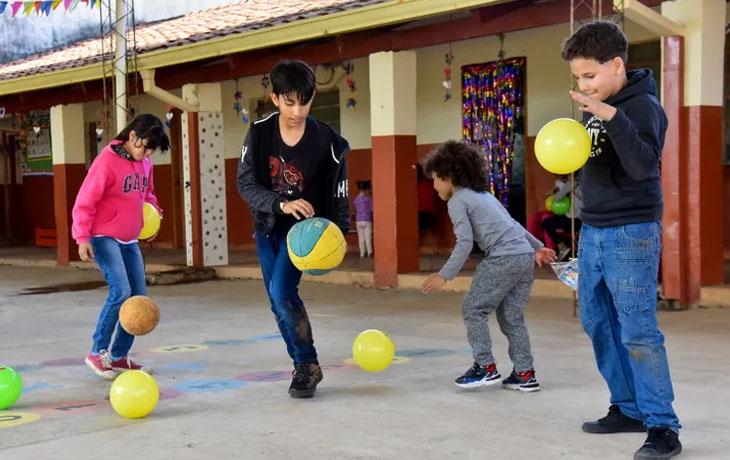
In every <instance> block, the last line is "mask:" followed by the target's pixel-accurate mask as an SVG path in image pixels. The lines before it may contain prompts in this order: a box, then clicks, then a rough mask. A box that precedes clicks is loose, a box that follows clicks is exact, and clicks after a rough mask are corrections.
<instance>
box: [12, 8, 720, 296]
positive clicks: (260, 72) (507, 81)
mask: <svg viewBox="0 0 730 460" xmlns="http://www.w3.org/2000/svg"><path fill="white" fill-rule="evenodd" d="M586 4H590V5H598V8H597V9H595V10H592V9H591V8H588V7H587V6H586ZM616 11H618V13H616ZM599 16H600V17H603V18H609V19H610V18H613V19H614V20H617V21H619V22H620V23H621V24H622V26H623V28H624V30H625V32H626V34H627V36H628V38H629V41H630V44H631V45H630V50H629V68H634V67H649V68H651V69H652V70H653V71H654V74H655V77H656V79H657V82H658V84H659V88H660V92H661V99H662V103H663V105H664V108H665V110H666V112H667V115H668V117H669V130H668V133H667V139H666V144H665V147H664V153H663V160H662V182H663V187H664V197H665V216H664V222H663V230H662V231H663V245H664V250H663V251H664V252H663V256H662V274H661V275H662V282H663V286H664V291H665V296H666V297H668V298H671V299H677V300H679V301H680V302H682V303H693V302H696V301H697V300H698V298H699V291H700V287H701V286H705V285H714V284H721V283H723V282H724V277H725V258H726V257H727V256H726V254H727V252H726V249H725V248H728V249H730V220H729V219H730V149H728V144H727V143H728V142H730V138H728V137H727V136H726V135H725V133H726V132H727V130H728V122H727V119H726V117H725V116H724V114H725V113H726V110H727V108H728V103H727V100H728V97H729V95H730V91H728V88H727V84H726V82H727V81H728V79H727V72H728V71H727V70H726V66H725V62H726V61H727V59H726V58H725V57H726V55H727V53H728V51H727V49H728V48H727V46H726V44H725V42H726V40H725V37H726V24H727V6H726V2H725V1H723V0H674V1H661V0H641V1H639V0H615V1H614V2H611V1H610V0H603V1H600V0H599V1H597V2H595V1H594V2H576V1H571V0H552V1H535V0H512V1H504V0H310V1H299V0H280V1H276V2H272V1H267V0H249V1H247V2H243V1H242V2H238V3H234V4H231V5H226V6H222V7H219V8H215V9H212V10H206V11H201V12H196V13H191V14H188V15H185V16H183V17H179V18H173V19H169V20H164V21H159V22H155V23H150V24H144V25H139V26H137V27H136V29H135V30H134V31H133V34H132V32H130V33H128V42H129V46H130V47H131V46H132V44H133V48H134V52H130V53H128V54H129V57H128V64H129V68H130V76H129V81H128V94H129V101H128V106H129V107H130V112H133V113H137V114H139V113H146V112H150V113H154V114H156V115H157V116H159V117H160V118H161V119H162V120H166V121H168V124H169V127H170V128H169V129H170V135H171V139H172V142H173V148H172V151H171V152H169V153H167V154H164V155H156V157H155V158H154V160H155V171H154V176H155V187H156V190H157V194H158V196H159V199H160V203H161V206H162V207H163V208H164V209H165V219H164V221H163V226H162V230H161V233H160V235H159V236H158V238H157V240H156V241H155V242H154V244H155V246H158V247H168V248H180V250H185V251H186V254H187V263H188V265H191V266H196V267H204V266H216V265H226V264H228V262H229V258H228V254H229V250H231V249H252V248H253V240H252V220H251V217H250V215H249V212H248V210H247V208H246V205H245V204H244V202H243V201H242V200H241V198H240V197H239V195H238V192H237V190H236V183H235V177H236V170H237V164H238V160H239V157H240V154H241V145H242V142H243V139H244V137H245V135H246V132H247V129H248V128H249V126H250V125H251V123H252V122H254V121H255V120H256V119H258V118H261V117H263V116H265V115H266V114H267V113H269V112H271V111H272V110H273V109H272V107H273V106H272V104H271V103H270V101H269V100H268V99H267V96H266V95H267V92H268V91H269V90H270V83H269V81H268V78H267V77H266V73H267V72H268V70H269V69H271V67H272V66H273V65H274V63H276V62H277V61H278V60H280V59H284V58H288V59H302V60H304V61H306V62H308V63H309V64H311V65H313V66H316V73H317V81H318V94H317V95H316V97H315V100H314V103H313V108H312V114H313V115H314V116H315V117H317V118H319V119H321V120H323V121H325V122H327V123H329V124H330V125H332V126H333V127H334V128H335V129H336V130H338V131H339V132H340V133H341V134H342V135H343V136H344V137H345V138H347V139H348V140H349V142H350V145H351V147H352V152H351V154H350V156H349V160H348V161H349V179H350V180H349V183H350V195H351V196H352V197H354V195H355V183H356V182H357V181H359V180H364V179H370V180H372V184H373V199H374V212H375V216H374V229H375V230H374V234H375V235H374V244H375V261H374V273H373V277H374V278H373V279H374V284H375V285H377V286H396V285H397V284H398V275H399V274H403V273H409V272H415V271H418V268H419V267H418V263H419V255H421V254H431V253H447V252H448V250H449V249H450V247H451V245H452V244H453V237H452V234H451V228H450V224H449V221H448V216H447V215H446V213H445V206H444V204H443V203H438V206H437V209H436V219H435V225H434V226H433V227H432V228H431V229H429V230H427V231H423V230H421V231H419V225H418V209H419V208H418V198H417V192H416V190H417V179H416V168H415V165H416V164H417V162H418V160H419V158H421V157H422V156H423V155H425V154H426V153H427V152H429V151H430V150H431V149H432V148H433V147H434V146H435V145H437V144H438V143H440V142H443V141H445V140H447V139H460V138H464V137H467V138H469V139H471V140H472V141H474V142H478V143H479V144H480V145H482V146H483V147H484V148H485V152H486V154H487V158H488V161H489V164H490V166H491V168H492V169H491V173H490V183H491V184H492V187H493V191H494V193H495V194H496V195H498V196H499V198H500V199H501V200H502V201H503V202H504V203H506V204H507V205H508V208H509V210H510V212H511V213H512V214H513V215H514V216H515V217H516V218H517V219H518V220H521V221H522V222H523V223H524V220H525V216H527V215H530V214H531V213H533V212H535V211H537V210H539V209H541V207H542V206H543V201H544V195H545V193H546V192H547V191H549V190H550V188H551V186H552V183H553V181H554V178H553V177H552V175H551V174H549V173H547V172H546V171H544V170H543V169H542V168H541V167H540V166H539V165H538V164H537V162H536V160H535V157H534V152H533V148H532V146H533V143H534V139H535V136H536V134H537V132H538V131H539V130H540V128H541V127H542V126H543V125H545V123H547V122H548V121H550V120H552V119H555V118H558V117H578V116H579V114H578V113H577V112H576V111H575V110H574V107H573V106H572V103H571V100H570V97H569V96H568V90H569V89H570V88H571V85H572V84H573V79H572V77H571V76H570V73H569V69H568V65H567V63H565V62H564V61H562V59H561V57H560V48H561V43H562V41H563V40H564V39H565V38H567V37H568V36H569V35H570V28H571V24H573V26H575V27H577V26H579V25H580V21H585V20H588V19H590V18H591V17H599ZM571 21H572V22H571ZM108 51H109V50H108V48H107V49H103V48H102V46H101V45H100V40H98V39H92V40H86V41H81V42H78V43H73V44H69V45H68V46H67V47H65V48H63V49H59V50H55V51H52V52H49V53H46V54H43V55H39V56H32V57H29V58H26V59H23V60H21V61H16V62H11V63H6V64H3V65H0V143H1V144H2V147H1V149H0V152H1V153H2V156H1V157H0V159H2V161H0V184H2V186H1V187H0V203H2V204H1V205H0V241H4V242H5V244H16V245H18V244H27V245H35V244H50V245H55V246H56V248H57V262H58V264H61V265H63V264H67V263H69V261H71V260H74V259H75V258H76V257H77V249H76V245H75V243H74V242H73V240H72V239H71V235H70V224H71V217H70V215H71V208H72V206H73V203H74V199H75V196H76V193H77V191H78V188H79V186H80V184H81V182H82V180H83V178H84V176H85V174H86V171H87V170H88V167H89V165H90V163H91V161H92V160H93V158H94V156H95V154H96V153H97V151H98V150H99V148H100V147H101V146H103V145H104V144H105V143H106V142H108V140H109V139H110V138H111V137H113V135H114V134H115V125H114V123H113V121H111V115H112V114H113V113H114V105H113V104H114V101H113V100H112V101H111V103H110V102H109V99H110V98H109V94H110V88H111V87H112V86H113V82H112V80H111V79H110V78H106V79H105V78H103V77H104V76H105V75H106V76H107V77H108V76H109V73H108V66H109V65H110V64H109V56H108ZM105 53H107V54H106V55H105ZM105 101H106V103H105ZM583 186H584V187H589V186H590V184H584V185H583ZM353 228H354V225H353ZM348 239H349V240H350V243H351V246H356V240H355V237H354V234H350V235H348Z"/></svg>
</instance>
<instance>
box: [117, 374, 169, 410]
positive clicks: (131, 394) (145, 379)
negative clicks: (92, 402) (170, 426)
mask: <svg viewBox="0 0 730 460" xmlns="http://www.w3.org/2000/svg"><path fill="white" fill-rule="evenodd" d="M159 399H160V388H159V386H158V385H157V382H156V381H155V379H154V377H152V376H151V375H149V374H147V373H145V372H142V371H126V372H124V373H122V374H121V375H120V376H119V377H117V378H116V379H115V380H114V383H112V386H111V388H110V389H109V402H110V403H111V405H112V408H113V409H114V411H115V412H116V413H117V414H119V415H121V416H122V417H125V418H142V417H145V416H146V415H147V414H149V413H150V412H152V411H153V410H154V409H155V406H157V401H158V400H159Z"/></svg>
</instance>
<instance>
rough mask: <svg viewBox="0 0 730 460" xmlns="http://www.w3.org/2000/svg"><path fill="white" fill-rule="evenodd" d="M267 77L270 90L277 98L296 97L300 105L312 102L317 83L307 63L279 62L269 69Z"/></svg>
mask: <svg viewBox="0 0 730 460" xmlns="http://www.w3.org/2000/svg"><path fill="white" fill-rule="evenodd" d="M269 76H270V78H271V88H272V90H273V92H274V94H276V95H277V96H287V97H291V98H294V97H295V96H296V97H298V98H299V102H301V103H302V104H307V103H309V101H310V100H312V97H313V96H314V90H315V89H316V87H317V82H316V80H315V77H314V71H313V70H312V68H311V67H309V65H307V63H305V62H302V61H290V60H287V59H285V60H283V61H279V62H277V63H276V65H275V66H274V68H273V69H271V73H270V74H269Z"/></svg>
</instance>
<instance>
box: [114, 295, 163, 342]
mask: <svg viewBox="0 0 730 460" xmlns="http://www.w3.org/2000/svg"><path fill="white" fill-rule="evenodd" d="M159 321H160V308H159V307H158V306H157V304H156V303H155V302H153V301H152V299H150V298H149V297H146V296H143V295H136V296H132V297H130V298H128V299H127V300H126V301H125V302H124V303H123V304H122V308H121V309H120V310H119V322H120V323H121V325H122V327H123V328H124V330H125V331H127V332H128V333H130V334H132V335H145V334H149V333H150V332H151V331H152V329H154V328H155V326H157V323H158V322H159Z"/></svg>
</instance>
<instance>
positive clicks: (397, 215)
mask: <svg viewBox="0 0 730 460" xmlns="http://www.w3.org/2000/svg"><path fill="white" fill-rule="evenodd" d="M370 122H371V133H372V157H373V158H372V159H373V163H372V164H373V168H372V171H373V179H372V183H373V211H374V216H373V220H374V227H375V228H374V245H375V247H374V250H375V278H374V283H375V285H376V286H379V287H395V286H397V285H398V273H408V272H414V271H418V261H419V254H418V198H417V194H416V172H415V168H414V165H415V163H416V161H417V159H418V157H417V153H416V53H415V52H414V51H404V52H397V53H394V52H380V53H375V54H371V55H370Z"/></svg>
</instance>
